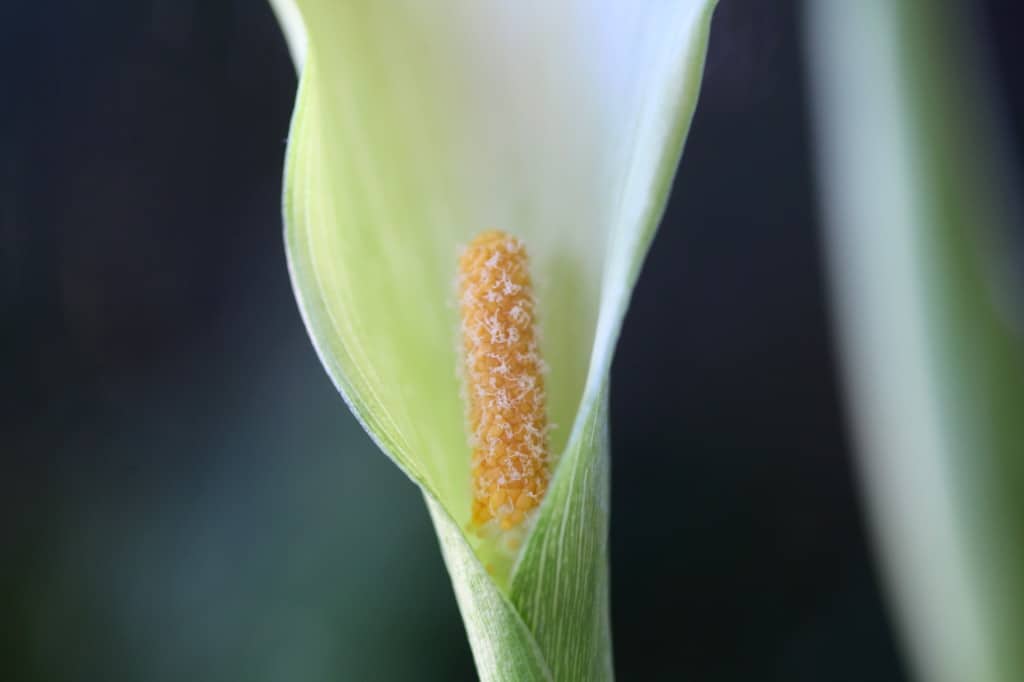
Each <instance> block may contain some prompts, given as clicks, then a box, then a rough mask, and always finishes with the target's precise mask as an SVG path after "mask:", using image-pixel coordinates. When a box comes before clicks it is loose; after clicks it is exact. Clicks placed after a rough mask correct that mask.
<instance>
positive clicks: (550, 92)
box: [275, 0, 715, 680]
mask: <svg viewBox="0 0 1024 682" xmlns="http://www.w3.org/2000/svg"><path fill="white" fill-rule="evenodd" d="M296 4H297V9H298V12H297V13H296V12H295V9H296V7H295V6H292V5H291V3H283V2H277V3H275V6H276V9H277V10H278V15H279V16H280V17H282V18H285V19H286V20H285V21H283V22H282V24H283V26H284V27H285V29H286V32H287V33H288V35H289V42H290V44H291V47H292V50H293V54H294V55H295V56H296V60H297V62H299V63H302V68H301V82H300V87H299V93H298V97H297V101H296V108H295V114H294V119H293V123H292V129H291V134H290V137H289V141H288V156H287V167H286V180H285V192H284V213H285V221H286V241H287V248H288V257H289V266H290V269H291V273H292V281H293V284H294V287H295V290H296V295H297V297H298V300H299V304H300V307H301V310H302V314H303V317H304V319H305V321H306V324H307V326H308V328H309V331H310V334H311V336H312V338H313V341H314V344H315V346H316V348H317V350H318V352H319V354H320V357H321V360H322V361H323V363H324V366H325V367H326V369H327V371H328V373H329V374H330V376H331V378H332V379H333V380H334V382H335V384H336V385H337V387H338V389H339V390H340V391H341V393H342V394H343V395H344V397H345V399H346V400H347V401H348V403H349V405H350V406H351V407H352V410H353V411H354V413H355V414H356V416H357V417H358V418H359V419H360V420H361V422H362V423H363V425H364V426H365V427H366V430H367V431H368V432H369V434H370V435H371V436H372V437H373V438H374V439H375V440H376V442H377V443H378V444H379V445H380V447H381V449H382V450H383V451H384V452H385V453H386V454H388V455H389V456H390V457H391V458H392V459H393V460H394V461H395V462H396V463H397V464H398V465H399V466H400V467H401V468H402V469H403V470H404V471H405V472H406V473H407V474H408V475H409V477H410V478H412V479H413V480H414V481H415V482H416V483H417V484H419V485H420V486H421V487H422V489H423V491H424V494H425V497H426V499H427V503H428V506H429V508H430V512H431V515H432V518H433V520H434V523H435V526H436V527H437V531H438V535H439V537H440V539H441V545H442V550H443V553H444V557H445V561H446V563H447V565H448V568H449V571H450V573H451V576H452V581H453V584H454V587H455V592H456V595H457V597H458V600H459V604H460V608H461V610H462V614H463V617H464V619H465V621H466V626H467V630H468V632H469V636H470V642H471V645H472V648H473V652H474V656H475V657H476V661H477V666H478V670H479V672H480V675H481V677H482V678H483V679H486V680H530V679H556V680H601V679H609V678H610V677H611V650H610V641H609V634H608V627H609V624H608V612H607V591H608V584H607V566H606V561H607V558H606V536H607V515H608V496H607V490H608V449H607V417H606V409H605V405H606V400H607V377H608V370H609V366H610V362H611V353H612V349H613V347H614V344H615V341H616V338H617V336H618V332H619V328H620V325H621V322H622V318H623V315H624V313H625V308H626V305H627V303H628V300H629V296H630V292H631V291H632V287H633V283H634V281H635V278H636V275H637V273H638V270H639V267H640V264H641V262H642V260H643V257H644V255H645V253H646V250H647V247H648V245H649V244H650V240H651V237H652V236H653V233H654V230H655V228H656V226H657V223H658V220H659V219H660V216H661V212H662V210H663V207H664V203H665V200H666V197H667V192H668V190H669V187H670V185H671V180H672V177H673V174H674V171H675V167H676V164H677V162H678V158H679V154H680V152H681V150H682V145H683V141H684V139H685V136H686V131H687V129H688V126H689V122H690V119H691V117H692V114H693V110H694V107H695V105H696V98H697V91H698V86H699V83H700V78H701V73H702V69H703V62H704V55H705V51H706V45H707V36H708V30H709V24H710V20H711V13H712V10H713V7H714V4H715V3H714V1H713V0H635V1H632V2H628V3H626V2H612V1H611V0H609V1H607V2H593V1H590V2H583V1H582V0H581V1H578V2H575V1H565V2H549V1H546V0H543V1H542V0H519V1H518V2H504V1H498V0H450V1H447V2H420V1H418V0H389V2H376V1H374V2H371V1H369V0H364V1H348V2H345V1H333V2H332V1H327V0H301V1H300V2H298V3H296ZM303 27H305V28H303ZM305 45H308V48H306V47H304V46H305ZM489 228H498V229H502V230H505V231H507V232H509V233H510V234H512V235H514V236H515V237H517V238H519V239H521V240H522V241H523V242H524V243H525V244H526V246H527V248H528V250H529V253H530V258H531V263H532V272H531V275H532V277H533V280H534V290H535V295H536V303H537V315H538V317H539V319H540V324H541V328H542V332H543V336H542V340H541V351H542V353H543V354H544V359H545V361H546V363H547V365H548V367H549V368H550V369H549V373H548V375H547V377H546V392H547V399H548V408H549V415H548V416H549V419H550V421H551V422H552V423H553V424H554V429H553V431H552V432H551V452H552V453H553V454H554V455H556V456H558V457H559V460H558V465H557V468H556V469H555V472H554V476H553V478H552V481H551V484H550V487H549V490H548V493H547V496H546V497H545V499H544V501H543V503H542V505H541V508H540V510H539V513H538V515H537V520H536V524H535V526H534V529H533V532H532V533H531V534H530V535H529V537H528V539H527V541H526V543H525V544H524V546H523V548H522V550H521V551H520V555H519V557H518V562H517V563H516V564H515V565H514V566H511V565H510V566H509V567H508V568H507V569H506V570H500V571H498V572H497V573H495V574H488V573H487V572H486V571H485V570H484V568H483V567H482V564H481V562H480V560H479V557H478V556H477V553H476V552H475V551H474V548H473V547H472V546H471V543H470V541H469V540H468V539H467V537H466V535H465V534H464V533H463V528H464V527H465V525H466V522H467V521H468V519H469V513H470V451H469V445H468V441H467V434H466V428H465V423H464V413H465V409H464V406H463V404H462V400H461V397H460V387H459V383H458V379H457V375H456V367H457V365H458V364H459V362H460V361H461V360H460V358H459V356H458V348H459V342H458V324H459V323H458V307H457V301H456V295H455V274H456V271H457V267H456V264H457V257H458V247H459V245H460V244H466V243H468V242H469V241H470V240H471V239H472V237H473V236H474V235H475V234H477V233H478V232H480V231H482V230H485V229H489ZM382 504H386V501H382ZM368 515H371V516H372V510H368Z"/></svg>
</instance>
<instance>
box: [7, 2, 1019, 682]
mask: <svg viewBox="0 0 1024 682" xmlns="http://www.w3.org/2000/svg"><path fill="white" fill-rule="evenodd" d="M1015 4H1016V3H1014V2H1008V1H1007V2H988V3H984V5H983V11H982V12H981V14H982V18H983V19H985V20H986V22H987V25H988V26H990V27H993V28H994V30H992V31H991V32H990V33H989V34H987V35H986V36H985V42H986V44H987V45H989V46H990V47H991V48H992V56H993V57H994V60H993V64H994V67H995V70H994V76H995V78H996V80H997V83H998V85H999V87H1000V88H1001V91H1002V92H1003V94H1004V95H1006V96H1007V98H1008V99H1007V104H1008V113H1009V115H1010V119H1011V124H1012V125H1011V130H1012V131H1013V133H1014V142H1013V144H1014V145H1015V150H1014V151H1015V153H1016V155H1017V158H1018V159H1019V158H1022V156H1021V154H1020V151H1021V145H1020V140H1021V139H1022V135H1021V122H1022V120H1024V102H1022V93H1024V87H1022V85H1024V83H1022V74H1021V71H1020V70H1019V69H1017V68H1015V67H1016V65H1017V62H1018V61H1020V59H1021V56H1022V50H1024V47H1022V46H1021V45H1020V43H1019V42H1018V41H1017V37H1018V35H1019V25H1020V24H1019V17H1018V16H1017V14H1019V10H1017V9H1016V7H1015ZM797 9H798V8H797V7H796V5H795V4H794V3H792V2H785V1H783V0H772V1H768V0H764V1H754V0H746V1H741V0H722V3H721V5H720V6H719V9H718V11H717V15H716V18H715V22H714V25H713V32H712V39H711V46H710V53H709V57H708V64H707V71H706V77H705V85H704V90H703V95H702V98H701V102H700V106H699V109H698V112H697V116H696V119H695V121H694V125H693V128H692V133H691V136H690V140H689V142H688V145H687V149H686V154H685V156H684V159H683V163H682V166H681V168H680V172H679V175H678V177H677V181H676V189H675V192H674V194H673V196H672V200H671V203H670V205H669V209H668V213H667V216H666V219H665V222H664V224H663V225H662V228H661V231H660V233H659V236H658V238H657V241H656V243H655V245H654V248H653V250H652V253H651V256H650V258H649V260H648V263H647V267H646V269H645V271H644V274H643V276H642V277H641V280H640V283H639V286H638V288H637V290H636V295H635V298H634V303H633V307H632V309H631V312H630V314H629V317H628V319H627V322H626V325H625V329H624V332H623V336H622V341H621V344H620V347H619V351H618V355H617V359H616V363H615V367H614V370H613V393H612V428H613V448H614V449H613V452H614V459H613V471H614V476H613V496H614V499H613V517H612V544H611V546H612V576H613V622H614V634H615V647H616V648H615V656H616V669H617V672H618V675H619V677H620V679H623V680H702V681H703V680H710V681H731V680H751V679H758V680H795V681H803V680H807V681H818V680H850V681H851V682H853V681H857V682H863V681H874V680H877V681H880V682H888V681H893V682H896V681H900V680H905V679H907V673H906V668H905V664H904V662H903V661H902V660H901V657H900V655H899V653H898V650H897V644H896V639H895V635H894V632H893V629H892V626H891V622H890V618H889V616H888V614H887V612H886V608H885V606H884V604H883V602H882V597H881V594H880V586H879V576H878V575H877V573H876V571H875V568H874V566H873V564H872V561H871V558H870V555H869V551H870V550H869V544H868V542H869V541H868V538H867V535H866V530H865V527H864V523H863V520H862V516H861V510H860V505H859V499H858V496H857V493H856V490H855V476H854V471H853V467H852V461H851V449H850V443H849V434H848V433H847V431H846V425H845V422H844V418H843V406H842V399H841V395H840V390H841V386H840V382H839V379H838V377H837V373H836V358H835V352H834V349H833V343H832V338H831V335H830V334H831V332H830V329H829V319H828V311H827V307H826V300H827V291H826V289H825V282H824V275H823V272H822V266H821V262H820V258H819V244H818V240H819V238H820V231H819V227H818V216H817V210H816V205H815V183H814V176H813V170H812V168H811V149H810V147H809V145H810V138H809V125H808V124H809V122H808V120H807V118H808V116H807V101H806V92H805V83H804V76H805V65H804V64H803V63H802V59H803V56H802V53H801V49H800V42H801V41H800V34H799V26H800V25H799V13H798V11H797ZM0 51H2V52H0V64H2V67H0V68H2V69H3V71H2V72H0V73H2V75H3V90H2V93H0V306H2V312H3V335H2V337H0V424H2V437H0V448H2V459H0V465H2V467H3V470H2V471H3V474H2V476H0V514H2V515H0V532H2V536H0V538H2V545H0V546H2V548H3V549H2V552H3V553H2V555H0V557H2V560H0V678H2V679H4V680H15V681H20V680H47V681H63V680H69V681H70V680H122V679H123V680H146V681H150V680H182V679H188V680H201V681H206V680H241V679H246V680H289V681H291V680H371V679H372V680H408V679H416V680H425V679H438V680H462V679H466V680H468V679H473V676H474V675H473V668H472V660H471V658H470V654H469V649H468V645H467V644H466V642H465V638H464V634H463V631H462V625H461V621H460V620H459V617H458V613H457V610H456V607H455V601H454V598H453V596H452V594H451V588H450V585H449V583H448V580H447V576H446V574H445V572H444V568H443V565H442V563H441V559H440V554H439V552H438V550H437V547H436V540H435V539H434V537H433V533H432V531H431V529H430V527H429V523H428V520H427V515H426V513H425V510H424V509H423V507H422V503H421V501H420V500H419V498H418V494H417V492H416V490H415V489H414V487H413V486H412V485H411V484H409V483H408V482H407V481H406V480H405V479H404V477H403V476H402V475H401V474H400V473H399V472H398V470H397V469H396V468H394V467H393V466H392V465H391V464H390V463H388V462H387V461H386V460H385V458H384V457H382V456H380V455H379V454H378V453H376V452H375V450H374V447H373V446H372V444H371V443H370V442H369V439H368V438H367V437H366V436H365V435H364V434H363V433H362V432H361V431H360V430H359V429H358V427H357V426H356V425H355V424H354V422H353V420H352V419H351V417H350V416H349V413H348V411H347V409H346V408H345V406H344V404H343V403H342V401H341V399H340V398H339V397H338V396H337V395H336V394H335V392H334V390H333V388H332V387H331V384H330V382H329V381H328V379H327V376H326V374H324V372H323V371H322V370H321V369H320V367H319V364H318V362H317V359H316V357H315V355H314V353H313V349H312V346H311V345H310V344H309V342H308V340H307V338H306V335H305V331H304V329H303V327H302V324H301V321H300V319H299V316H298V312H297V309H296V306H295V304H294V300H293V298H292V294H291V290H290V287H289V283H288V280H287V274H286V271H285V263H284V255H283V247H282V239H281V224H280V211H279V202H280V185H281V165H282V159H283V154H284V148H285V135H286V130H287V125H288V118H289V114H290V108H291V104H292V98H293V94H294V88H295V76H294V71H293V69H292V66H291V64H290V62H289V60H288V55H287V52H286V50H285V46H284V42H283V40H282V38H281V36H280V34H279V31H278V29H277V26H276V24H275V23H274V20H273V17H272V14H271V12H270V10H269V8H268V7H267V6H265V5H264V4H263V3H262V2H255V1H247V2H241V1H236V2H230V1H227V0H225V1H220V2H212V1H211V0H192V1H186V0H150V1H140V0H136V1H133V2H117V3H115V2H103V3H75V2H38V3H31V2H17V1H15V2H8V3H5V4H4V6H3V8H2V9H0Z"/></svg>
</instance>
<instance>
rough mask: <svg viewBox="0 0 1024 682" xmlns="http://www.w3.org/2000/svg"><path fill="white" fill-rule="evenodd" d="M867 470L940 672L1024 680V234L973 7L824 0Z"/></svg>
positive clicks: (920, 633) (903, 614)
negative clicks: (1023, 275)
mask: <svg viewBox="0 0 1024 682" xmlns="http://www.w3.org/2000/svg"><path fill="white" fill-rule="evenodd" d="M807 8H808V10H809V13H808V23H807V44H808V46H809V50H810V54H811V59H810V62H811V65H812V70H811V71H812V73H811V75H812V82H813V85H814V94H815V105H816V114H817V124H818V142H819V149H820V161H821V169H822V171H823V178H824V183H823V190H824V198H825V209H826V214H827V217H828V222H829V233H828V237H829V238H828V247H829V256H830V260H831V270H832V276H833V283H834V294H835V302H836V305H837V310H838V321H839V328H840V331H841V337H842V342H843V352H844V361H845V364H846V368H845V369H846V376H847V380H848V384H849V390H850V395H851V398H852V406H853V409H854V413H855V417H856V426H857V435H858V437H859V440H860V447H861V450H862V455H863V456H862V473H863V478H864V483H865V486H866V495H867V500H868V503H869V508H870V511H871V513H872V517H873V524H874V527H875V531H876V536H877V540H878V548H879V551H880V554H881V558H882V560H883V564H884V568H885V571H886V573H887V577H888V580H889V588H890V596H891V598H892V599H893V601H894V602H895V604H896V606H897V611H898V616H899V620H900V622H901V626H902V630H903V633H904V636H905V638H906V641H907V644H908V646H909V650H910V653H911V654H912V658H913V661H914V663H915V665H916V668H917V670H918V672H919V674H920V675H921V676H922V677H923V678H925V679H928V680H936V681H946V680H948V681H949V682H956V681H963V680H976V681H979V682H987V681H992V682H997V681H998V682H1010V681H1015V680H1021V679H1024V648H1022V647H1021V646H1020V642H1021V641H1022V638H1024V544H1022V542H1021V539H1022V538H1024V419H1022V418H1021V414H1022V408H1024V336H1022V327H1021V321H1022V310H1024V308H1022V298H1021V295H1022V293H1024V292H1022V291H1021V287H1020V284H1021V283H1020V281H1019V279H1018V277H1017V276H1016V275H1017V274H1018V273H1019V271H1020V267H1021V263H1020V262H1019V261H1018V262H1013V256H1014V251H1016V256H1017V258H1018V259H1019V256H1020V253H1021V251H1020V248H1019V247H1020V244H1019V241H1016V248H1015V246H1014V245H1015V240H1019V239H1020V234H1019V233H1017V234H1014V232H1013V229H1014V228H1016V227H1019V222H1018V220H1017V218H1018V216H1017V214H1016V212H1015V208H1016V207H1015V206H1014V204H1013V202H1012V198H1011V193H1010V191H1009V187H1010V182H1011V180H1012V177H1011V174H1010V172H1009V170H1008V164H1006V163H1005V160H1004V159H1003V158H1002V154H1001V145H1002V144H1003V143H1004V141H1003V140H1002V139H1001V138H1000V128H999V126H998V118H997V117H996V116H995V115H994V114H993V98H992V96H991V93H990V92H989V90H988V88H987V82H986V77H987V72H986V71H985V70H984V68H983V62H982V60H981V59H980V52H978V47H979V46H978V45H976V44H975V43H973V42H972V39H973V38H974V33H973V32H972V29H973V28H975V27H974V23H973V22H972V16H971V15H970V12H968V11H967V10H968V7H967V5H965V4H963V3H960V4H957V3H935V2H926V1H924V0H907V1H906V2H891V1H890V0H865V1H864V2H843V1H837V0H828V1H822V2H809V3H807Z"/></svg>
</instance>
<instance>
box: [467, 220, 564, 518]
mask: <svg viewBox="0 0 1024 682" xmlns="http://www.w3.org/2000/svg"><path fill="white" fill-rule="evenodd" d="M459 296H460V311H461V314H462V346H463V352H464V377H465V385H466V400H467V403H468V405H467V408H468V418H469V428H470V432H471V442H472V447H473V454H472V471H473V502H472V510H471V512H472V513H471V525H472V526H474V527H475V528H476V529H477V530H478V532H480V533H481V534H483V532H484V529H485V527H487V526H489V525H493V526H495V527H496V528H498V529H501V530H509V529H511V528H514V527H516V526H518V525H519V524H520V523H522V522H523V520H524V519H525V518H526V517H527V515H528V514H529V513H530V511H531V510H533V509H534V508H535V507H536V506H537V505H539V504H540V501H541V499H543V497H544V492H545V491H546V490H547V486H548V479H549V477H550V471H549V463H548V438H547V431H548V427H547V417H546V414H545V399H544V379H543V376H542V371H543V361H542V360H541V357H540V353H539V351H538V348H537V333H536V325H535V316H534V300H533V290H532V286H531V282H530V275H529V272H528V270H527V258H526V251H525V249H524V248H523V244H522V242H520V241H519V240H518V239H516V238H514V237H511V236H509V235H507V234H505V233H504V232H499V231H489V232H484V233H482V234H480V235H479V236H477V238H476V239H474V240H473V241H472V242H471V243H470V244H469V246H468V247H466V250H465V251H464V252H463V253H462V255H461V256H460V258H459Z"/></svg>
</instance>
